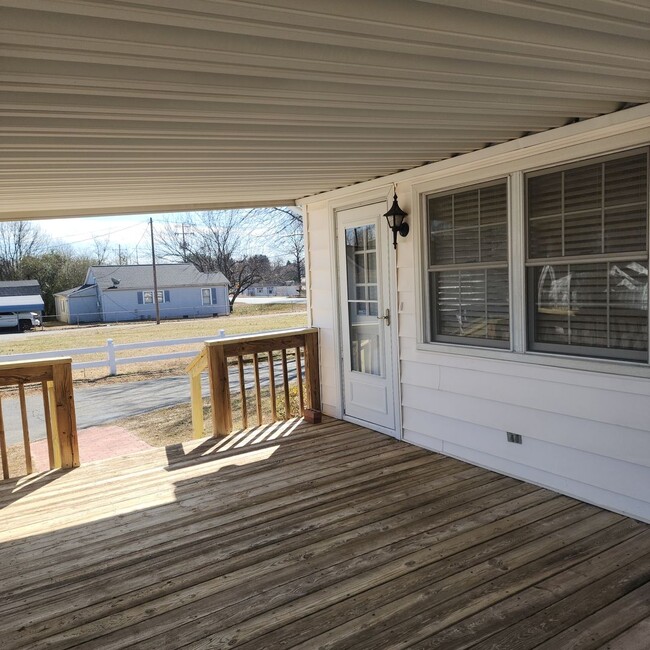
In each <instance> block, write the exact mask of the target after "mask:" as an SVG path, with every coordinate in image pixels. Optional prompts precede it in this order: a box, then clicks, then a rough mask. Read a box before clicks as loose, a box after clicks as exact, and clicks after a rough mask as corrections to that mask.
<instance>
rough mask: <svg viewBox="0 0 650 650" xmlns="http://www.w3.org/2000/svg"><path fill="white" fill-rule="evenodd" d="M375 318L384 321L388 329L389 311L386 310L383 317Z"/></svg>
mask: <svg viewBox="0 0 650 650" xmlns="http://www.w3.org/2000/svg"><path fill="white" fill-rule="evenodd" d="M377 318H378V319H379V320H384V321H386V327H388V326H389V325H390V309H387V310H386V313H385V314H384V315H383V316H377Z"/></svg>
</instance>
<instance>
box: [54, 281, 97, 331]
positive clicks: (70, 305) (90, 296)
mask: <svg viewBox="0 0 650 650" xmlns="http://www.w3.org/2000/svg"><path fill="white" fill-rule="evenodd" d="M55 305H56V318H57V320H59V321H61V322H62V323H70V324H72V325H78V324H79V323H97V322H99V321H101V320H102V316H101V312H100V309H99V300H98V298H97V287H94V286H93V287H83V288H79V289H76V290H73V291H72V292H64V293H59V294H56V296H55Z"/></svg>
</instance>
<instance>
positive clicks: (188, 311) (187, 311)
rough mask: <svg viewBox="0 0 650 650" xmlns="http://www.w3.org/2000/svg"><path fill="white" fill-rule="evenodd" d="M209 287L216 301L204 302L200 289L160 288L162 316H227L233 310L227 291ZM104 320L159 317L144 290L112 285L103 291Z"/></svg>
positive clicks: (151, 318)
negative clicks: (161, 293)
mask: <svg viewBox="0 0 650 650" xmlns="http://www.w3.org/2000/svg"><path fill="white" fill-rule="evenodd" d="M205 288H210V289H211V290H212V289H214V291H211V296H212V297H213V298H214V294H216V298H217V304H211V305H203V304H202V294H201V288H197V287H175V288H172V289H164V288H161V289H160V291H163V292H164V295H165V298H168V299H169V300H165V301H164V302H161V303H160V317H161V318H201V317H208V316H215V315H217V316H225V315H227V314H229V313H230V307H229V305H228V293H227V289H226V287H224V286H219V287H205ZM101 297H102V311H103V315H104V318H103V320H104V322H117V321H133V320H153V319H155V318H156V306H155V304H153V303H149V304H145V303H144V300H143V296H142V290H140V291H135V290H124V289H119V288H115V289H113V288H110V289H106V290H105V291H102V292H101Z"/></svg>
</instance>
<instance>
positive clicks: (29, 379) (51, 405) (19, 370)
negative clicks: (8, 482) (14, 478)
mask: <svg viewBox="0 0 650 650" xmlns="http://www.w3.org/2000/svg"><path fill="white" fill-rule="evenodd" d="M28 384H30V385H31V384H34V385H35V387H36V388H37V389H39V388H40V391H41V394H42V400H43V412H44V416H45V430H46V433H47V449H48V456H49V463H50V469H55V468H71V467H78V466H79V448H78V443H77V420H76V417H75V409H74V394H73V390H72V359H70V358H69V357H67V358H56V359H39V360H37V361H23V362H19V361H10V362H1V363H0V387H7V386H12V387H17V388H18V398H19V403H20V414H21V422H22V434H23V436H22V437H23V446H24V448H25V469H26V473H27V474H31V473H32V471H33V470H34V467H33V464H32V456H31V449H30V439H29V421H28V417H27V399H26V396H25V386H26V385H28ZM0 464H1V465H2V478H5V479H6V478H9V459H8V454H7V441H6V435H5V426H4V417H3V412H2V396H1V395H0Z"/></svg>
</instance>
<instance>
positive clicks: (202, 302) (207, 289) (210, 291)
mask: <svg viewBox="0 0 650 650" xmlns="http://www.w3.org/2000/svg"><path fill="white" fill-rule="evenodd" d="M204 291H207V292H208V293H209V294H210V302H205V300H204V299H203V292H204ZM214 304H215V303H214V302H212V287H201V307H210V306H211V305H214Z"/></svg>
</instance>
